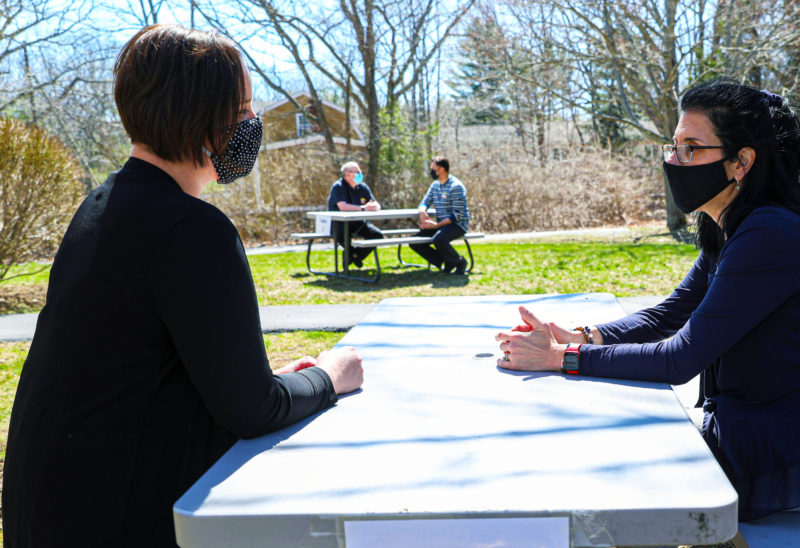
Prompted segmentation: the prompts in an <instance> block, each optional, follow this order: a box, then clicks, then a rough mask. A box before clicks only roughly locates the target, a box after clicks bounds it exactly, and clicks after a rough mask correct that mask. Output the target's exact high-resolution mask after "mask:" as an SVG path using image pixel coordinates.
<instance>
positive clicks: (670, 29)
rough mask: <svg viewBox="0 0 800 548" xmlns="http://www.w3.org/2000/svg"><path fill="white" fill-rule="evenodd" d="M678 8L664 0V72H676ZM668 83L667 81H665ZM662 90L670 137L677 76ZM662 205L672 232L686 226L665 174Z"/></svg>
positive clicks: (675, 113) (675, 111)
mask: <svg viewBox="0 0 800 548" xmlns="http://www.w3.org/2000/svg"><path fill="white" fill-rule="evenodd" d="M677 8H678V2H677V0H664V17H665V21H664V31H665V36H664V38H665V40H664V46H665V47H664V68H665V70H664V74H665V75H667V76H666V77H667V78H669V75H671V74H676V71H677V64H678V62H677V59H676V57H675V48H676V47H677V45H676V43H675V24H676V21H675V14H676V10H677ZM665 84H669V82H668V81H667V82H665ZM664 91H665V92H666V93H665V96H664V111H665V112H664V118H663V124H664V127H663V131H664V136H666V137H671V136H672V135H674V134H675V127H676V126H677V125H678V106H679V105H678V77H677V76H675V77H674V81H673V82H672V85H666V86H665V89H664ZM664 207H665V209H666V210H667V228H668V229H669V230H670V232H674V231H676V230H679V229H681V228H683V227H684V226H686V215H684V214H683V213H682V212H681V210H680V209H678V206H676V205H675V200H673V199H672V191H671V190H670V189H669V184H668V183H667V178H666V176H665V177H664Z"/></svg>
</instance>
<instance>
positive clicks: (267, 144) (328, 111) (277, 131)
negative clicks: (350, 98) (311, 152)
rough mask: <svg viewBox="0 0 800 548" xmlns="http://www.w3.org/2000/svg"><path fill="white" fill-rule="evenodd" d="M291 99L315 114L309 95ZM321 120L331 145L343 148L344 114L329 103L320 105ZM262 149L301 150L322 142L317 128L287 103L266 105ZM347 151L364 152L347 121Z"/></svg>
mask: <svg viewBox="0 0 800 548" xmlns="http://www.w3.org/2000/svg"><path fill="white" fill-rule="evenodd" d="M292 98H293V99H294V100H295V101H297V102H298V103H299V104H300V105H302V106H303V107H304V108H305V109H306V110H308V112H309V113H311V114H312V115H314V114H315V106H314V105H313V101H312V100H311V95H310V94H309V93H308V92H307V91H301V92H298V93H295V94H293V95H292ZM322 108H323V109H324V111H325V118H326V119H327V120H328V124H329V125H330V127H331V132H332V133H333V142H334V143H335V144H336V145H337V148H338V147H339V146H342V147H345V146H347V137H348V127H347V116H346V113H345V110H344V109H343V108H342V107H340V106H338V105H334V104H333V103H329V102H327V101H323V102H322ZM262 117H263V120H264V145H263V146H262V150H278V149H285V148H291V147H303V146H306V145H312V144H323V145H324V142H325V138H324V136H323V135H322V131H321V130H320V128H318V127H316V126H315V125H314V123H312V121H311V120H309V119H308V118H307V117H306V115H305V113H303V112H302V111H301V110H300V109H298V108H297V107H296V106H295V105H294V103H292V102H291V101H290V100H289V99H284V100H282V101H277V102H274V103H270V104H267V105H266V106H265V107H264V114H263V116H262ZM349 137H350V147H351V148H352V149H354V151H361V150H364V149H366V146H367V145H366V142H365V141H364V136H363V134H362V133H361V131H360V130H359V129H358V126H357V125H356V124H355V123H354V122H353V120H352V118H351V120H350V128H349Z"/></svg>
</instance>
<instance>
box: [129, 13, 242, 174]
mask: <svg viewBox="0 0 800 548" xmlns="http://www.w3.org/2000/svg"><path fill="white" fill-rule="evenodd" d="M245 85H246V84H245V66H244V62H243V60H242V57H241V53H240V52H239V50H238V49H237V48H236V45H235V44H234V43H233V41H232V40H230V39H228V38H226V37H224V36H222V35H220V34H217V33H213V32H206V31H200V30H193V29H186V28H184V27H181V26H178V25H151V26H149V27H145V28H143V29H142V30H140V31H139V32H138V33H136V36H134V37H133V38H131V39H130V41H129V42H128V43H127V44H125V47H123V48H122V51H121V52H120V54H119V56H118V57H117V61H116V64H115V65H114V99H115V101H116V103H117V110H118V111H119V115H120V118H121V119H122V125H123V126H124V127H125V131H126V132H127V133H128V136H129V137H130V139H131V142H132V143H142V144H145V145H147V146H148V147H150V148H151V149H152V151H153V152H154V153H155V154H156V155H157V156H159V157H160V158H163V159H164V160H167V161H171V162H178V161H184V160H191V161H193V162H194V164H195V165H201V164H202V163H203V156H204V154H203V146H204V145H205V146H208V145H210V148H211V150H212V151H213V152H219V151H221V150H223V149H224V148H225V145H226V144H227V142H228V139H229V138H230V136H231V132H230V131H229V128H230V127H232V126H234V125H235V124H236V122H237V121H238V118H239V110H240V108H241V105H242V102H243V100H244V97H245V93H246V90H245Z"/></svg>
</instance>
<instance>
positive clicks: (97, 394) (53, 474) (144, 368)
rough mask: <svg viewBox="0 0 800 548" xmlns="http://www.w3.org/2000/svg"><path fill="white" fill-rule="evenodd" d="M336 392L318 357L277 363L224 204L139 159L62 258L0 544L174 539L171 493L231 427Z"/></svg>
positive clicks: (77, 230)
mask: <svg viewBox="0 0 800 548" xmlns="http://www.w3.org/2000/svg"><path fill="white" fill-rule="evenodd" d="M335 402H336V394H335V392H334V390H333V386H332V383H331V381H330V379H329V377H328V376H327V374H326V373H325V372H324V371H322V370H320V369H318V368H316V367H314V368H309V369H305V370H303V371H301V372H298V373H291V374H286V375H279V376H273V374H272V372H271V371H270V368H269V364H268V361H267V357H266V354H265V350H264V344H263V340H262V337H261V330H260V319H259V311H258V303H257V300H256V294H255V289H254V286H253V280H252V276H251V274H250V269H249V266H248V262H247V259H246V257H245V254H244V249H243V247H242V243H241V241H240V239H239V236H238V233H237V231H236V229H235V228H234V226H233V224H232V223H231V222H230V221H229V220H228V218H227V217H225V215H223V214H222V213H221V212H220V211H219V210H218V209H216V208H215V207H213V206H211V205H209V204H208V203H206V202H204V201H202V200H199V199H197V198H194V197H192V196H190V195H188V194H186V193H184V192H183V191H182V190H181V188H180V187H179V186H178V184H177V183H176V182H175V181H174V180H173V179H172V178H171V177H169V176H168V175H167V174H166V173H165V172H163V171H162V170H160V169H158V168H157V167H155V166H153V165H151V164H149V163H147V162H144V161H142V160H138V159H135V158H131V159H129V160H128V162H127V163H126V164H125V166H124V167H123V168H122V170H120V171H119V172H118V173H116V174H115V176H112V177H110V178H109V180H108V181H106V182H105V183H104V184H103V185H102V186H100V187H99V188H98V189H96V190H95V191H94V192H92V193H91V195H90V196H89V197H88V198H87V199H86V200H85V201H84V202H83V204H82V205H81V207H80V208H79V209H78V211H77V213H76V214H75V217H74V218H73V220H72V222H71V224H70V226H69V228H68V230H67V232H66V235H65V236H64V240H63V242H62V244H61V247H60V248H59V251H58V254H57V255H56V258H55V261H54V263H53V267H52V271H51V274H50V285H49V288H48V292H47V303H46V306H45V307H44V309H43V310H42V312H41V314H40V315H39V320H38V323H37V326H36V332H35V335H34V338H33V342H32V345H31V350H30V353H29V355H28V358H27V360H26V362H25V365H24V366H23V369H22V375H21V378H20V383H19V387H18V389H17V394H16V399H15V401H14V407H13V411H12V416H11V426H10V432H9V439H8V446H7V453H6V461H5V473H4V482H3V525H4V527H3V529H4V536H5V542H6V546H7V547H9V548H14V547H24V546H81V547H86V546H148V547H152V546H165V545H174V544H175V539H174V529H173V523H172V504H173V503H174V501H175V500H176V499H177V498H178V497H179V496H180V495H181V494H182V493H183V491H185V490H186V489H187V488H188V487H189V486H190V485H191V484H192V483H193V482H194V481H195V480H196V479H197V478H198V477H199V476H200V475H201V474H202V473H203V472H204V471H205V470H206V469H207V468H208V467H209V466H210V465H211V464H212V463H213V462H214V461H215V460H216V459H218V458H219V457H220V456H221V455H222V454H223V453H224V452H225V451H226V450H227V449H228V448H229V447H230V446H231V445H232V444H233V443H234V442H235V441H236V440H237V439H238V438H250V437H254V436H258V435H261V434H264V433H267V432H269V431H272V430H275V429H278V428H281V427H283V426H285V425H288V424H291V423H293V422H295V421H297V420H299V419H301V418H303V417H306V416H308V415H310V414H312V413H315V412H317V411H320V410H322V409H325V408H327V407H328V406H330V405H333V404H334V403H335Z"/></svg>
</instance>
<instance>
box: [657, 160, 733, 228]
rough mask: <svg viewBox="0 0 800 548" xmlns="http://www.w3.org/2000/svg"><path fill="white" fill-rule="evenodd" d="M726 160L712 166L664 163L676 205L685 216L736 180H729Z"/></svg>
mask: <svg viewBox="0 0 800 548" xmlns="http://www.w3.org/2000/svg"><path fill="white" fill-rule="evenodd" d="M724 164H725V159H724V158H723V159H722V160H719V161H718V162H712V163H710V164H700V165H696V166H682V165H675V164H669V163H667V162H664V164H663V167H664V174H665V175H666V176H667V183H668V184H669V189H670V190H671V191H672V199H673V200H675V205H676V206H678V209H680V210H681V212H683V213H684V214H688V213H691V212H692V211H694V210H696V209H697V208H698V207H700V206H701V205H703V204H704V203H706V202H708V201H709V200H710V199H711V198H713V197H714V196H716V195H717V194H719V193H720V192H722V191H723V190H725V188H727V187H728V185H730V184H731V183H735V182H736V179H730V180H728V174H727V173H725V165H724Z"/></svg>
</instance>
